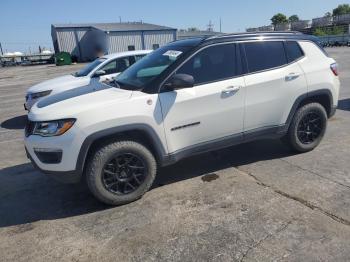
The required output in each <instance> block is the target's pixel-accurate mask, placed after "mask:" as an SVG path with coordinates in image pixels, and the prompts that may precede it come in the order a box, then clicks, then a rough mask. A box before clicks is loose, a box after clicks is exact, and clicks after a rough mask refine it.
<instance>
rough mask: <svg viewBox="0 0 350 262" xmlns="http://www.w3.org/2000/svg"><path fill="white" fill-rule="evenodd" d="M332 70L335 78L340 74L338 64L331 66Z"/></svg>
mask: <svg viewBox="0 0 350 262" xmlns="http://www.w3.org/2000/svg"><path fill="white" fill-rule="evenodd" d="M331 70H332V72H333V74H334V75H335V76H338V74H339V73H338V64H337V63H333V64H331Z"/></svg>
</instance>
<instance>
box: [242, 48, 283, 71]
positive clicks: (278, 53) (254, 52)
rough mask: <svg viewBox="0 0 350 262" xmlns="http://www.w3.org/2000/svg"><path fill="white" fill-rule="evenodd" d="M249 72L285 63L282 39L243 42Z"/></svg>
mask: <svg viewBox="0 0 350 262" xmlns="http://www.w3.org/2000/svg"><path fill="white" fill-rule="evenodd" d="M244 48H245V53H246V58H247V63H248V70H249V72H250V73H253V72H258V71H262V70H267V69H271V68H274V67H279V66H283V65H285V64H287V57H286V53H285V51H284V46H283V42H282V41H266V42H249V43H244Z"/></svg>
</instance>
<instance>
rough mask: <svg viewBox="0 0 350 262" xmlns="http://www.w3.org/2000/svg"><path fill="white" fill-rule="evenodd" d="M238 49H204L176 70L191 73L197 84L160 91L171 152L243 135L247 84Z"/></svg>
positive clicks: (231, 47)
mask: <svg viewBox="0 0 350 262" xmlns="http://www.w3.org/2000/svg"><path fill="white" fill-rule="evenodd" d="M236 49H237V48H236V45H235V44H220V45H214V46H209V47H206V48H205V49H202V50H201V51H199V52H198V53H197V54H195V55H193V56H192V57H191V58H190V59H189V60H187V62H185V63H184V64H183V65H182V66H180V68H179V69H178V70H177V71H176V72H175V73H176V74H188V75H192V76H193V78H194V87H192V88H183V89H177V90H175V91H168V92H166V91H163V92H161V93H160V94H159V101H160V104H161V108H162V113H163V121H164V129H165V134H166V138H167V145H168V150H169V152H170V153H173V152H175V151H179V150H182V149H184V148H186V147H191V146H196V145H200V144H201V143H204V142H208V143H210V142H213V143H215V142H216V141H217V139H220V138H224V137H226V138H227V137H232V138H234V137H236V138H238V139H240V137H241V136H242V131H243V117H244V100H245V84H244V79H243V77H241V76H240V70H239V66H238V63H237V61H238V59H237V50H236ZM215 140H216V141H215Z"/></svg>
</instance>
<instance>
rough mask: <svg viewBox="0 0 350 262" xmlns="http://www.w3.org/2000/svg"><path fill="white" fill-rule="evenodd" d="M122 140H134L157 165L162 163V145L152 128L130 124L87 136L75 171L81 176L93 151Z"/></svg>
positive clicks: (164, 152)
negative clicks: (150, 155)
mask: <svg viewBox="0 0 350 262" xmlns="http://www.w3.org/2000/svg"><path fill="white" fill-rule="evenodd" d="M122 138H125V139H129V140H134V141H136V142H139V143H141V144H143V145H144V146H146V147H147V148H148V149H149V150H150V151H151V152H152V154H154V156H155V158H156V160H157V162H158V163H162V162H163V161H164V159H165V158H166V151H165V148H164V147H163V143H162V141H161V139H160V138H159V136H158V135H157V133H156V131H155V130H154V129H153V128H152V127H150V126H149V125H146V124H130V125H125V126H119V127H113V128H108V129H105V130H101V131H98V132H96V133H93V134H91V135H89V136H88V137H87V138H86V139H85V140H84V142H83V144H82V146H81V148H80V152H79V155H78V160H77V164H76V170H77V171H78V172H79V173H80V174H83V172H84V168H85V164H86V160H87V159H88V158H89V156H90V154H91V153H92V152H93V151H94V149H96V148H97V147H98V146H100V145H103V144H105V143H108V142H109V141H113V140H116V139H122Z"/></svg>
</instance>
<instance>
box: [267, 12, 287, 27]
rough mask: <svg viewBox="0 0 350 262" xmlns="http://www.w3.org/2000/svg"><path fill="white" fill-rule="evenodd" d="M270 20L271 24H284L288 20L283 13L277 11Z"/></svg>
mask: <svg viewBox="0 0 350 262" xmlns="http://www.w3.org/2000/svg"><path fill="white" fill-rule="evenodd" d="M271 22H272V24H273V25H277V24H284V23H287V22H288V19H287V17H286V16H285V15H284V14H281V13H278V14H275V15H274V16H273V17H272V18H271Z"/></svg>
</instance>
